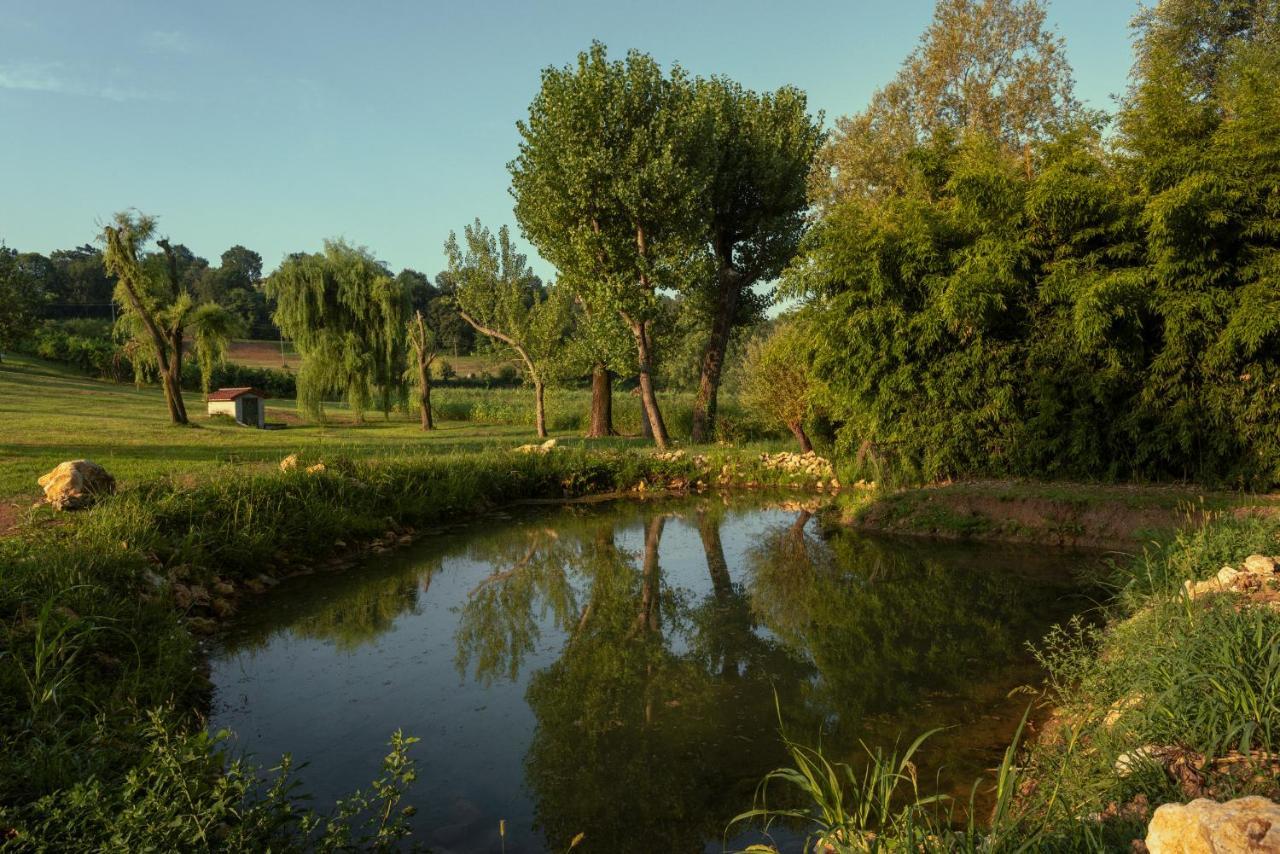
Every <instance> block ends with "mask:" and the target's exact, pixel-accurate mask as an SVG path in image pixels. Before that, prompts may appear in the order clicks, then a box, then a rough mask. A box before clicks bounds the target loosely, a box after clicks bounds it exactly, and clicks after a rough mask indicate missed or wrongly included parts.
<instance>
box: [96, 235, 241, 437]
mask: <svg viewBox="0 0 1280 854" xmlns="http://www.w3.org/2000/svg"><path fill="white" fill-rule="evenodd" d="M155 228H156V221H155V219H154V218H153V217H149V216H147V215H146V214H142V213H138V212H136V211H122V212H120V213H118V214H116V215H115V219H114V224H112V225H107V226H106V227H104V228H103V240H104V242H105V243H106V252H105V254H104V255H103V262H104V264H105V265H106V270H107V272H108V273H109V274H111V275H113V276H115V277H116V280H117V284H116V293H115V299H116V301H117V302H118V303H120V305H121V308H122V309H123V313H122V314H121V317H120V323H121V325H122V327H123V328H125V329H126V330H128V332H129V334H130V335H131V337H132V339H133V341H134V343H135V345H136V346H135V348H134V354H135V355H134V356H133V358H134V363H135V367H139V366H141V365H143V364H146V363H149V364H152V365H154V367H155V368H156V370H157V372H158V373H159V375H160V383H161V387H162V388H163V389H164V399H165V405H166V406H168V408H169V419H170V420H171V421H172V422H173V423H174V424H186V423H187V408H186V404H185V403H184V402H183V399H182V361H183V348H184V344H185V339H186V336H187V335H188V334H193V335H194V338H195V344H196V349H197V351H198V352H200V353H204V354H205V355H206V356H209V357H210V358H214V357H216V354H218V353H219V352H220V350H219V348H220V347H221V348H225V337H224V335H223V332H224V331H225V330H226V329H227V328H228V327H229V325H230V324H231V323H232V321H231V320H230V319H229V318H228V317H227V316H226V313H225V312H224V311H223V310H222V309H220V308H219V307H218V306H217V305H215V304H213V303H203V304H201V305H197V304H196V302H195V300H194V299H193V298H192V294H191V277H190V276H184V275H183V272H184V265H185V269H186V270H190V269H191V268H192V267H196V268H198V266H199V265H198V264H196V263H195V262H194V261H192V260H190V259H192V258H194V256H191V255H190V253H189V252H188V253H185V254H184V253H182V252H179V248H180V247H175V246H174V245H173V244H172V243H170V241H169V240H168V239H167V238H161V239H159V240H157V241H156V245H157V246H159V247H160V250H161V251H160V252H159V253H151V254H150V255H140V254H139V253H140V252H141V251H142V248H143V247H144V246H145V245H146V244H147V242H148V241H149V240H151V238H152V236H153V235H154V234H155ZM219 342H223V343H221V344H220V343H219ZM217 358H220V357H217ZM214 360H216V358H215V359H214ZM202 364H203V362H202ZM205 381H206V384H207V377H206V380H205Z"/></svg>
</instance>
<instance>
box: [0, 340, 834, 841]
mask: <svg viewBox="0 0 1280 854" xmlns="http://www.w3.org/2000/svg"><path fill="white" fill-rule="evenodd" d="M7 370H12V369H11V368H9V369H7ZM15 373H16V374H17V376H18V380H16V381H15V380H12V379H10V380H8V381H10V382H23V381H25V382H28V383H32V384H33V385H32V387H34V388H50V387H52V388H57V389H61V392H60V393H61V395H62V400H61V401H60V402H61V403H62V404H64V405H65V404H66V403H67V400H66V398H67V396H68V389H75V388H78V387H83V386H78V385H77V383H78V382H79V383H82V382H83V381H78V380H76V379H75V378H69V377H66V376H65V375H62V374H59V373H57V372H53V373H40V372H39V371H38V370H36V369H33V367H32V366H30V365H24V366H19V370H18V371H16V372H15ZM87 387H88V388H89V389H91V390H94V391H98V390H100V389H99V387H98V386H97V384H89V385H88V386H87ZM106 388H107V390H108V391H116V389H114V388H112V387H106ZM120 393H122V394H124V395H126V396H128V397H130V398H133V403H132V405H135V406H136V405H139V402H149V403H151V404H153V405H155V404H158V403H159V398H158V396H156V395H155V394H154V393H152V394H151V396H150V397H149V398H147V397H144V396H142V394H143V393H140V392H136V391H134V390H132V389H123V390H120ZM11 399H12V397H11V396H6V397H5V404H4V405H5V406H6V407H7V408H6V410H5V412H6V415H7V416H12V415H13V413H14V409H13V408H12V404H11V403H10V400H11ZM46 405H47V406H50V410H51V411H52V410H56V408H57V407H56V406H53V405H51V404H48V403H46ZM148 412H150V410H148ZM160 414H161V415H163V412H162V411H161V413H160ZM79 419H83V420H79ZM92 423H93V419H92V417H91V416H89V415H87V414H84V415H75V416H72V417H70V418H68V419H67V421H66V423H65V424H64V425H62V426H61V428H60V431H61V433H62V434H63V435H62V438H61V439H60V441H74V440H75V435H74V434H71V433H70V431H71V430H72V429H73V428H74V429H75V430H79V431H81V432H86V431H88V430H89V429H90V425H91V424H92ZM27 429H29V428H27ZM104 429H105V428H99V433H101V432H102V431H103V430H104ZM328 429H334V430H335V431H336V430H337V429H339V428H328ZM351 429H352V430H356V429H358V428H351ZM388 429H392V428H388ZM147 431H154V432H152V433H151V434H150V435H151V436H152V437H153V438H152V440H151V441H159V440H160V439H162V438H168V439H170V441H171V442H175V443H177V447H178V448H180V449H181V450H182V451H184V452H185V455H183V456H180V457H179V458H180V459H185V460H187V461H189V462H191V461H194V463H195V465H190V464H188V465H182V466H175V465H174V463H173V461H172V460H170V459H169V456H168V455H167V454H161V455H160V456H158V457H155V458H153V457H150V456H147V455H133V456H129V457H119V458H117V459H116V463H117V464H118V463H120V462H122V461H123V460H125V459H128V460H130V461H131V462H132V467H124V468H125V470H126V471H128V472H129V473H130V474H131V475H132V476H131V477H127V478H123V479H122V483H121V488H120V490H119V491H118V493H117V494H116V495H114V496H111V497H109V498H106V499H104V500H102V501H101V502H100V503H99V504H98V506H96V507H94V508H93V509H92V510H89V511H86V512H83V513H78V514H74V515H68V516H66V517H62V518H61V520H60V521H61V524H54V525H49V524H44V523H43V522H42V518H41V516H40V515H39V514H36V515H33V517H32V519H31V521H30V523H29V524H25V525H19V526H18V527H16V528H15V529H14V530H13V531H11V532H10V533H9V535H8V536H0V577H2V578H3V579H4V584H3V585H0V840H4V839H8V840H9V842H10V843H11V844H10V845H9V846H8V847H13V848H17V849H25V848H32V849H56V850H74V849H84V850H99V849H101V848H103V847H107V848H113V849H116V850H129V849H130V848H131V847H132V845H131V843H136V842H137V841H138V840H141V839H147V840H148V842H151V841H152V840H163V841H164V843H165V844H163V845H160V846H159V847H160V848H183V849H186V848H191V849H209V848H219V847H224V845H223V843H224V842H225V841H226V840H228V839H230V840H235V845H236V846H239V847H242V848H245V849H248V850H260V849H263V848H267V847H272V848H274V849H276V850H282V849H289V848H292V847H297V846H298V845H301V844H302V842H303V841H305V842H306V844H307V845H309V846H311V847H313V848H321V849H323V848H324V847H325V846H324V845H321V844H319V843H318V842H317V839H316V836H315V835H316V834H317V833H319V834H321V838H322V839H323V840H328V841H330V842H332V841H333V840H335V839H336V840H339V841H338V842H334V843H333V846H332V847H336V848H341V847H342V845H343V844H345V843H343V842H341V840H343V839H355V838H360V837H359V834H358V833H357V830H358V828H359V827H365V828H366V830H367V831H368V833H369V834H372V836H371V837H370V838H371V839H372V840H373V842H371V843H370V844H377V843H378V840H379V839H383V838H384V837H385V838H386V839H387V840H388V841H387V844H388V845H394V843H395V839H396V836H395V833H396V827H397V825H396V824H395V823H394V822H391V818H390V813H388V812H386V810H388V809H390V807H388V806H387V805H388V804H391V805H392V806H394V803H395V802H396V801H397V800H398V795H396V794H395V789H396V786H397V785H398V784H397V780H403V779H404V775H405V774H406V773H408V771H407V766H405V765H404V762H403V757H402V756H401V757H399V758H396V755H397V751H399V752H400V753H403V749H404V748H407V744H402V745H400V746H397V745H393V759H394V762H395V769H396V770H395V773H394V774H391V778H390V779H389V781H388V779H384V780H382V781H380V782H379V785H376V786H375V795H376V797H374V796H369V797H366V799H365V800H364V801H360V800H359V799H355V800H348V801H345V802H343V803H345V804H347V805H348V806H349V805H350V804H357V805H359V804H360V803H365V804H367V805H368V809H366V808H364V807H360V808H353V809H354V812H349V813H342V812H341V810H342V809H346V807H342V806H340V811H339V814H338V815H335V816H327V817H326V816H318V817H317V816H314V815H312V814H310V813H307V812H305V811H304V810H303V809H302V807H301V806H300V805H299V804H298V802H297V801H296V799H295V798H294V796H293V794H291V790H290V789H289V788H288V786H287V773H284V772H281V773H282V775H283V776H275V777H271V779H270V780H268V781H261V780H260V779H259V777H258V776H257V772H255V771H252V770H249V769H245V768H243V767H240V766H234V765H232V766H227V765H224V763H223V759H222V757H221V754H220V753H219V752H218V742H217V740H216V739H210V738H208V737H207V736H206V735H204V733H203V730H202V722H201V720H200V717H199V714H198V713H199V711H200V710H201V708H202V706H203V704H204V702H205V700H206V698H207V691H208V685H207V683H206V681H205V677H204V675H203V674H204V669H203V666H202V658H203V653H202V651H201V648H200V646H199V645H198V644H197V642H196V640H195V637H194V636H193V632H202V631H206V630H208V629H209V628H212V627H213V620H212V615H215V614H220V613H221V612H220V611H219V609H218V606H219V604H220V603H221V604H224V605H225V604H226V602H227V601H229V600H226V599H223V598H222V597H224V596H225V597H230V599H232V600H233V599H235V598H236V597H237V596H240V595H246V591H248V590H252V589H254V585H255V584H256V585H261V584H262V583H263V581H262V576H263V573H269V574H270V575H271V576H273V577H278V576H280V575H282V574H286V573H289V572H291V571H293V570H295V569H303V568H310V567H313V566H315V565H317V564H318V563H319V562H321V561H332V560H334V559H335V558H341V559H343V560H344V561H347V562H351V563H354V561H355V559H356V558H358V557H359V554H360V553H361V551H360V549H361V548H362V547H367V546H372V545H374V544H379V547H380V544H385V543H386V542H389V541H391V540H395V539H398V538H400V537H403V536H406V535H411V533H412V530H413V528H415V527H420V526H425V525H430V524H432V523H434V522H436V521H440V520H444V519H447V518H454V517H459V516H471V515H474V514H476V513H478V512H482V511H483V510H484V509H485V508H489V507H493V506H496V505H500V504H505V503H509V502H512V501H519V500H521V499H554V498H562V497H566V496H568V497H574V496H581V495H590V494H599V493H610V492H615V491H618V490H623V489H630V488H633V487H636V486H637V485H639V484H648V485H649V487H651V488H661V487H663V486H664V485H679V484H691V483H694V482H695V481H697V480H703V481H704V482H708V483H710V482H718V481H717V479H718V478H719V477H720V476H721V473H722V472H725V471H732V473H733V474H732V479H733V481H734V482H737V483H748V484H771V483H772V484H777V485H791V484H795V485H802V484H803V483H804V482H805V481H806V479H807V480H808V482H809V483H810V484H812V482H813V481H814V479H815V478H814V477H812V476H795V475H789V474H786V473H783V472H780V471H777V470H774V469H766V468H764V467H763V466H762V465H761V464H760V461H759V459H758V456H757V455H756V454H755V453H754V452H750V451H742V450H735V449H709V450H708V452H707V455H706V457H705V458H703V457H702V456H701V455H697V456H695V455H691V454H683V455H665V456H661V457H660V456H657V455H654V454H653V453H651V452H650V450H649V449H647V448H642V449H626V448H617V447H615V446H616V445H617V444H618V443H617V442H612V443H608V442H607V443H604V444H603V445H602V446H599V447H596V448H593V449H591V450H587V449H584V448H581V447H566V448H557V449H556V450H555V451H554V452H552V453H547V454H526V453H518V452H514V451H511V450H507V449H505V448H501V447H495V446H494V445H495V444H496V443H491V444H490V447H489V448H488V449H483V448H482V449H480V450H471V451H463V450H458V449H454V450H447V446H443V445H441V444H439V443H437V444H436V445H434V446H432V447H430V450H426V449H424V448H421V447H418V448H414V449H413V450H412V451H410V452H404V453H394V452H391V451H389V450H387V449H386V448H385V447H384V448H382V449H380V451H379V452H370V451H369V449H368V448H364V447H360V446H354V447H355V448H356V450H357V453H356V454H354V455H344V454H343V453H341V451H342V450H343V448H350V447H353V446H352V445H350V444H347V445H341V444H339V443H336V442H329V443H325V444H321V445H316V446H313V447H312V449H311V452H318V451H323V457H322V459H323V461H324V462H325V469H324V470H323V471H321V472H317V473H312V472H307V471H305V470H303V469H297V470H293V471H288V472H282V471H280V470H279V469H278V467H276V466H275V465H271V466H266V465H229V464H227V461H226V460H224V459H218V458H217V457H215V456H213V455H211V454H210V453H209V448H208V447H206V446H200V445H196V444H195V443H199V442H202V441H205V440H206V439H207V437H210V436H220V435H221V434H223V433H224V432H225V433H226V434H227V435H226V436H223V437H222V441H230V440H238V439H239V437H240V436H241V435H243V436H246V437H248V439H246V440H245V441H250V440H252V441H262V442H271V441H274V440H275V436H273V435H272V434H270V433H264V432H261V431H253V430H243V431H242V430H241V429H240V428H229V427H228V428H221V427H218V428H204V429H194V428H170V427H167V426H163V424H162V423H161V425H155V423H154V421H153V422H151V423H150V424H149V425H148V424H144V425H139V426H138V427H137V428H136V430H135V431H134V432H135V436H134V437H133V438H134V439H135V441H137V442H138V443H139V445H140V446H145V444H146V441H147V439H146V438H145V435H146V433H147ZM286 432H288V431H286ZM138 434H142V435H138ZM8 435H9V436H10V437H14V436H15V434H14V433H12V432H11V433H9V434H8ZM22 436H23V434H22V433H17V434H16V438H17V440H18V442H19V443H20V442H21V441H22ZM35 438H38V437H30V438H28V439H27V441H30V442H31V445H30V447H29V448H27V453H26V455H18V459H19V460H20V461H21V460H25V461H26V463H25V464H27V465H31V464H32V460H35V459H38V454H39V453H50V450H49V447H48V446H47V444H45V443H41V442H36V441H34V439H35ZM182 440H185V441H186V442H187V443H188V444H182V443H181V442H182ZM99 441H101V442H104V443H110V441H112V439H111V438H110V437H109V436H105V437H99ZM424 441H425V442H430V441H431V440H430V439H427V440H424ZM8 447H26V446H22V445H21V444H18V445H13V446H8ZM80 447H81V446H80V445H78V444H77V445H76V448H77V450H79V449H80ZM171 447H172V446H171ZM216 447H225V445H221V446H216ZM296 448H297V445H296V444H295V445H290V446H288V449H296ZM256 450H257V451H258V452H259V453H264V454H265V453H269V454H270V458H271V460H272V461H273V462H274V460H275V459H276V457H277V456H278V455H279V454H280V453H281V451H283V450H286V448H283V447H282V448H272V447H271V446H270V445H269V444H268V445H265V446H260V447H258V448H257V449H256ZM81 453H82V452H81ZM307 453H308V452H305V451H304V462H310V461H312V460H314V459H316V457H314V456H313V457H311V458H310V459H308V458H307ZM75 455H76V456H79V455H80V453H77V454H75ZM156 461H159V462H162V463H163V465H153V463H154V462H156ZM37 468H38V466H37ZM120 468H121V466H119V465H117V469H118V470H119V469H120ZM192 469H195V470H196V471H197V472H199V473H198V474H192V473H191V470H192ZM50 512H51V511H41V513H42V514H43V513H50ZM339 541H341V542H343V543H345V544H349V545H344V546H338V545H337V543H338V542H339ZM339 549H342V550H345V551H344V553H343V554H338V552H339ZM197 589H200V591H201V597H196V596H195V591H196V590H197ZM207 591H213V593H214V594H215V595H216V597H218V598H216V599H213V600H212V601H210V599H203V601H200V599H201V598H202V597H203V595H204V594H205V592H207ZM183 597H187V599H189V600H191V601H190V602H188V604H182V603H183V601H184V599H183ZM175 604H176V605H178V607H175ZM389 773H390V772H389ZM282 787H283V788H282ZM264 792H266V793H268V794H263V793H264ZM273 792H274V793H275V794H270V793H273ZM379 805H381V807H382V808H383V812H382V813H381V815H382V819H381V821H380V822H375V823H374V824H373V825H368V824H367V821H366V819H368V818H369V816H367V815H366V813H368V811H369V810H371V809H372V810H375V811H376V809H377V808H378V806H379ZM210 817H216V818H217V821H213V822H211V821H210ZM370 820H371V819H370ZM389 822H390V823H389ZM353 828H355V829H353ZM214 832H216V834H218V835H217V836H216V837H214V836H210V834H211V833H214ZM282 840H284V841H282ZM326 844H327V843H326ZM233 847H234V846H233Z"/></svg>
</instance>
